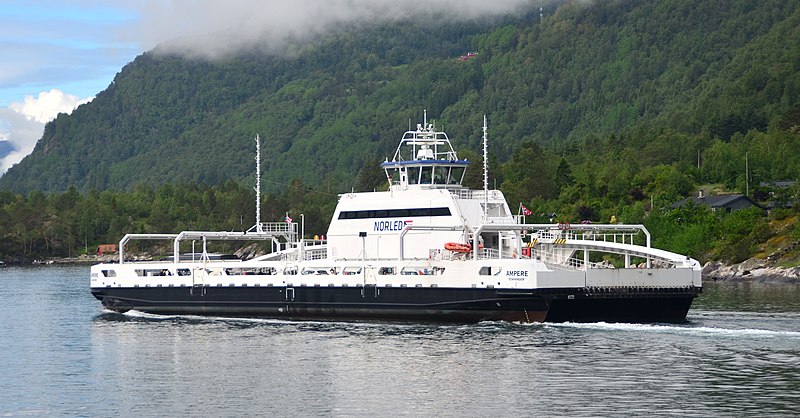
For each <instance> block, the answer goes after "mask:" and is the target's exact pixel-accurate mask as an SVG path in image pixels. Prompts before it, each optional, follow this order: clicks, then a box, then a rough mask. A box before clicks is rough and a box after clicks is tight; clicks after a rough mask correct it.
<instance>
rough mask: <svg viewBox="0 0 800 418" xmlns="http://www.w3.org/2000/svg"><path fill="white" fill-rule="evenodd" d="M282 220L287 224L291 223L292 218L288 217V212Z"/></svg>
mask: <svg viewBox="0 0 800 418" xmlns="http://www.w3.org/2000/svg"><path fill="white" fill-rule="evenodd" d="M283 220H284V221H286V223H287V224H290V223H292V218H290V217H289V214H288V213H287V214H286V218H284V219H283Z"/></svg>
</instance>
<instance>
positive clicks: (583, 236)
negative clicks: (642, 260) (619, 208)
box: [526, 223, 650, 247]
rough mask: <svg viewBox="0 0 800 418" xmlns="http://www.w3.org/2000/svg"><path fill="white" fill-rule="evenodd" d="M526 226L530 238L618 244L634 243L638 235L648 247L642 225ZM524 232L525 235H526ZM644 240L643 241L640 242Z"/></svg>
mask: <svg viewBox="0 0 800 418" xmlns="http://www.w3.org/2000/svg"><path fill="white" fill-rule="evenodd" d="M526 226H528V228H527V229H528V230H527V234H530V235H531V237H532V239H537V240H541V241H542V242H544V241H547V240H555V239H560V238H562V239H567V240H587V241H601V242H615V243H620V244H632V245H633V244H635V243H636V242H635V241H636V239H637V237H640V238H639V239H640V242H641V244H640V245H642V244H643V245H644V246H646V247H650V233H649V232H648V231H647V228H645V227H644V225H616V224H577V225H570V224H565V223H562V224H532V225H526ZM527 234H526V235H527ZM642 241H644V242H642Z"/></svg>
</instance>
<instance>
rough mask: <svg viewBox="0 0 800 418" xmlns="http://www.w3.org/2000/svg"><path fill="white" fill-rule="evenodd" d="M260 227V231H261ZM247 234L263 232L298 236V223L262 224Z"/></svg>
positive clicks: (253, 227)
mask: <svg viewBox="0 0 800 418" xmlns="http://www.w3.org/2000/svg"><path fill="white" fill-rule="evenodd" d="M259 225H260V227H261V228H260V231H259ZM247 232H249V233H251V232H263V233H268V234H297V222H261V223H260V224H256V225H253V226H252V227H251V228H250V229H249V230H247Z"/></svg>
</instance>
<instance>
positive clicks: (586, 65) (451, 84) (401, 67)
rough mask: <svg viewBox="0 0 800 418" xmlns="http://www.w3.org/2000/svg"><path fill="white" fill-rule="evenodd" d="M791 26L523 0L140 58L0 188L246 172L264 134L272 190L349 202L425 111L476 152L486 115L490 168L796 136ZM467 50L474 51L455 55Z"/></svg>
mask: <svg viewBox="0 0 800 418" xmlns="http://www.w3.org/2000/svg"><path fill="white" fill-rule="evenodd" d="M798 27H800V5H798V4H797V3H795V2H785V1H776V0H773V1H756V0H750V1H723V0H702V1H690V0H681V1H654V2H638V1H628V0H617V1H606V2H594V3H592V4H590V5H583V3H567V4H566V5H564V6H562V7H560V8H559V9H558V10H556V11H554V13H552V14H551V15H549V16H547V18H546V19H545V21H544V22H543V23H541V24H540V23H539V17H538V9H537V8H536V7H535V6H533V5H532V6H531V8H530V10H529V11H528V13H527V14H524V15H521V16H514V17H507V18H504V19H500V20H494V21H490V20H481V21H469V22H436V21H433V22H430V21H426V22H420V21H416V20H414V21H411V20H409V21H402V22H397V23H391V24H382V25H378V24H376V25H373V26H370V27H366V28H362V29H360V30H354V31H351V32H348V31H339V32H336V33H334V34H329V35H327V36H326V37H324V38H320V39H317V40H315V41H313V42H310V43H297V44H294V45H289V46H288V47H287V49H286V51H285V53H284V54H280V55H271V56H267V55H263V54H256V53H252V54H249V55H240V56H236V57H234V58H228V59H226V60H219V61H197V60H190V59H185V58H181V57H177V56H168V55H163V54H159V53H157V52H156V51H151V52H148V53H145V54H143V55H142V56H140V57H138V58H137V59H136V60H134V61H133V62H132V63H130V64H128V65H127V66H126V67H125V68H123V69H122V71H121V72H120V73H119V74H118V75H117V77H116V78H115V80H114V82H113V83H112V84H111V85H110V86H109V87H108V89H106V90H105V91H103V92H101V93H100V94H98V96H97V98H96V99H95V100H94V101H92V102H91V103H89V104H86V105H83V106H81V107H80V108H78V109H77V110H76V111H75V112H73V114H72V115H69V116H67V115H61V116H59V117H58V118H57V119H56V120H55V121H54V122H52V123H50V124H48V125H47V127H46V129H45V133H44V135H43V137H42V139H41V140H40V141H39V143H38V144H37V146H36V149H35V150H34V152H33V153H32V154H31V155H30V156H28V157H27V158H25V159H24V160H23V161H22V162H20V163H19V164H17V165H16V166H15V167H13V168H11V169H10V170H9V171H8V172H7V173H6V174H5V175H4V176H3V177H0V189H7V190H11V191H17V192H25V191H30V190H42V191H48V192H55V191H63V190H66V189H67V188H68V187H69V186H70V185H75V186H77V187H78V189H80V190H89V189H93V188H96V189H100V190H102V189H107V188H111V189H130V188H131V187H133V186H134V185H135V184H138V183H147V184H163V183H174V182H186V181H193V182H204V183H210V184H215V183H220V182H223V181H225V180H226V179H229V178H244V177H247V176H250V175H251V173H252V171H253V162H252V158H253V137H254V136H255V135H256V134H257V133H259V134H260V135H261V137H262V138H263V141H264V144H265V149H266V150H268V152H267V154H266V155H265V156H264V167H265V170H266V175H265V176H266V178H267V180H268V183H267V186H268V187H271V188H273V189H277V188H280V187H281V185H283V184H287V183H289V182H290V181H291V179H292V178H301V179H302V180H303V181H304V182H306V183H307V184H318V183H320V182H324V181H328V182H332V183H333V184H336V185H337V187H338V188H339V189H341V190H342V191H344V190H349V189H350V187H352V186H354V182H355V180H354V179H355V177H356V173H358V172H359V170H360V169H361V168H362V164H364V163H371V162H373V161H374V159H375V158H380V159H382V157H386V156H390V154H391V152H392V151H393V148H394V146H395V144H396V141H397V137H398V135H400V134H401V131H402V130H403V129H405V127H406V125H407V124H408V121H409V119H411V121H412V122H413V123H416V122H417V121H419V120H420V119H421V113H422V110H423V109H428V113H429V115H431V116H432V117H435V118H436V119H437V120H438V123H440V124H443V125H444V127H445V129H447V130H448V132H449V133H450V134H451V136H452V137H453V138H454V139H455V141H456V144H457V145H458V146H460V147H462V148H464V147H466V148H470V149H474V150H478V149H479V146H478V142H479V139H480V132H479V128H478V127H479V124H480V117H481V116H482V114H484V113H488V115H489V121H490V125H491V126H490V128H491V131H490V136H491V138H492V145H491V147H492V152H493V153H494V154H495V155H497V156H498V157H499V158H500V159H501V160H506V159H507V158H509V157H510V156H511V154H512V152H513V151H514V150H515V149H516V147H518V146H519V145H520V144H523V143H525V142H527V141H533V142H536V143H539V144H542V145H543V146H545V147H548V148H558V149H569V147H570V146H574V145H575V144H582V143H584V142H585V141H586V140H587V139H591V138H596V137H603V136H606V135H610V134H617V135H619V134H624V133H625V132H632V131H637V130H638V131H639V132H641V131H644V132H652V133H653V135H652V136H653V137H655V136H657V133H659V132H662V131H663V130H664V129H674V130H677V131H679V132H683V133H687V134H699V133H701V132H702V133H704V134H706V135H708V136H710V137H718V138H721V139H723V140H729V139H730V138H731V137H732V136H734V135H735V134H736V133H746V132H748V131H749V130H751V129H756V130H762V131H763V130H765V129H767V127H769V126H780V127H783V128H784V129H791V127H792V126H795V125H798V124H800V94H798V92H800V68H799V66H800V64H799V63H800V47H798V45H800V44H799V40H800V34H798V30H797V28H798ZM468 50H478V51H479V54H478V56H477V57H476V58H473V59H470V60H468V61H459V60H456V59H455V58H456V57H457V56H459V55H461V54H463V53H464V52H465V51H468ZM646 137H648V135H646V134H645V135H637V138H646ZM645 145H647V146H651V145H652V144H642V146H645ZM673 148H674V147H673ZM656 149H661V150H665V152H659V153H657V154H654V155H650V156H649V161H648V164H658V163H660V162H664V161H667V162H668V161H672V160H674V157H673V156H672V155H669V154H670V153H681V152H686V150H680V149H670V146H669V144H666V145H665V146H661V147H656ZM688 152H690V153H694V152H696V150H695V149H691V150H688Z"/></svg>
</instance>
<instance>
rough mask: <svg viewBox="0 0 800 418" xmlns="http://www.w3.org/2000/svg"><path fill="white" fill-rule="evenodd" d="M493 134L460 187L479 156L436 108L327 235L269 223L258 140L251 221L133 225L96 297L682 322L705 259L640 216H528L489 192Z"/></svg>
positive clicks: (222, 311) (169, 309) (381, 314)
mask: <svg viewBox="0 0 800 418" xmlns="http://www.w3.org/2000/svg"><path fill="white" fill-rule="evenodd" d="M486 141H487V127H486V118H485V117H484V124H483V153H484V166H483V168H484V169H483V183H484V184H483V186H484V187H483V190H474V189H469V188H467V187H465V186H463V185H462V182H463V180H464V174H465V172H466V169H467V167H468V165H469V161H467V160H463V159H460V158H459V157H458V155H457V153H456V151H455V149H454V148H453V145H452V143H451V141H450V138H449V137H448V136H447V134H446V133H445V132H443V131H442V130H438V129H436V127H435V126H434V124H431V123H428V121H427V115H426V117H425V118H424V123H422V124H418V125H417V126H416V129H413V128H412V129H409V130H408V131H406V132H405V133H404V134H403V136H402V138H401V139H400V143H399V145H398V147H397V149H396V151H395V153H394V156H393V158H392V159H391V160H389V159H387V160H386V161H385V162H383V163H382V164H381V167H382V168H383V170H384V171H385V174H386V179H387V185H386V186H385V187H383V188H382V189H386V190H385V191H373V192H351V193H344V194H341V195H340V196H339V198H338V204H337V206H336V209H335V211H334V213H333V217H332V219H331V221H330V225H329V228H328V231H327V234H326V236H325V237H324V238H325V239H324V240H323V239H308V238H306V236H305V233H304V232H305V231H303V229H304V225H303V223H302V222H301V223H300V224H298V223H297V222H296V221H295V220H292V219H291V218H290V217H289V215H288V214H287V215H286V219H284V220H283V221H282V222H261V220H260V204H259V202H260V192H259V189H260V176H259V174H258V173H259V172H260V163H259V161H260V149H259V140H258V137H256V149H257V157H256V173H257V174H256V183H257V186H256V214H255V218H256V223H255V225H254V226H253V227H252V228H250V229H249V230H247V231H241V232H229V231H183V232H180V233H176V234H128V235H125V236H124V237H123V238H122V240H121V241H120V242H119V247H118V248H119V259H118V261H115V262H112V263H103V264H98V265H94V266H92V267H91V278H90V280H91V284H90V287H91V293H92V295H94V297H95V298H97V299H98V300H99V301H100V302H101V303H102V305H103V307H104V308H106V309H109V310H111V311H116V312H126V311H129V310H137V311H141V312H146V313H153V314H165V315H176V314H177V315H211V316H239V317H262V318H281V319H293V320H294V319H297V320H379V321H382V320H389V321H415V322H428V321H430V322H452V323H470V322H480V321H514V322H542V321H548V322H549V321H553V322H563V321H575V322H595V321H606V322H684V321H685V320H686V314H687V311H688V310H689V308H690V306H691V303H692V301H693V299H694V298H695V297H696V296H697V295H698V294H700V293H701V292H702V282H701V275H700V272H701V267H700V264H699V263H698V261H697V260H694V259H692V258H690V257H687V256H685V255H681V254H676V253H672V252H669V251H664V250H660V249H657V248H654V247H652V246H651V237H650V234H649V232H648V231H647V229H646V228H645V227H644V226H643V225H625V224H612V223H609V224H577V225H569V224H566V223H560V224H538V223H526V222H525V219H526V217H525V215H524V214H519V213H518V214H514V213H513V212H512V210H511V207H510V206H509V205H508V203H507V202H506V200H505V197H504V196H503V193H502V192H501V191H499V190H490V189H489V186H488V174H487V173H488V168H487V166H486V163H485V161H486V152H487V151H486V150H487V142H486ZM142 239H144V240H167V241H169V242H171V243H172V250H173V254H172V255H171V256H170V257H165V259H164V260H163V261H132V260H128V259H126V252H125V248H126V244H128V243H129V242H131V241H133V240H142ZM217 240H234V241H262V245H264V246H265V247H270V248H271V251H270V252H268V253H267V254H265V255H260V256H256V257H252V258H249V259H240V258H233V259H232V258H230V257H221V256H219V255H214V254H213V253H211V252H209V247H208V246H209V244H210V243H212V242H213V241H217ZM264 241H265V242H266V243H264ZM190 243H191V246H190ZM245 244H246V242H245ZM198 245H199V246H202V250H199V249H196V248H195V247H196V246H198ZM187 253H188V254H190V255H191V256H190V257H189V256H187V255H186V254H187Z"/></svg>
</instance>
